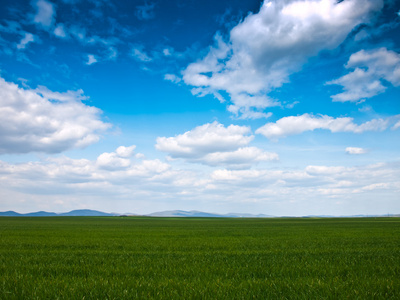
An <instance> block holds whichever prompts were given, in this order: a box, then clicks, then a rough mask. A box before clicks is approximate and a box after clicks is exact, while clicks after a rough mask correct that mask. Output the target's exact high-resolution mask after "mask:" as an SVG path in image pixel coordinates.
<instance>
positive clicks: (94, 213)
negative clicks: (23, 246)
mask: <svg viewBox="0 0 400 300" xmlns="http://www.w3.org/2000/svg"><path fill="white" fill-rule="evenodd" d="M0 216H1V217H57V216H74V217H111V216H118V214H108V213H105V212H101V211H98V210H91V209H79V210H73V211H70V212H67V213H60V214H57V213H54V212H46V211H38V212H32V213H27V214H20V213H17V212H15V211H5V212H0Z"/></svg>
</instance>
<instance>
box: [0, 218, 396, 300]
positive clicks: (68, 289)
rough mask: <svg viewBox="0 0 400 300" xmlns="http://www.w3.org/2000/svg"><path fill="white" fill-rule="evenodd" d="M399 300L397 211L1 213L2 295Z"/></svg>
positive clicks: (78, 297) (58, 297)
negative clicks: (274, 215) (252, 215)
mask: <svg viewBox="0 0 400 300" xmlns="http://www.w3.org/2000/svg"><path fill="white" fill-rule="evenodd" d="M135 298H136V299H151V298H155V299H345V298H346V299H400V218H376V219H373V218H362V219H209V218H204V219H202V218H180V219H179V218H141V217H125V218H124V217H47V218H38V217H37V218H27V217H23V218H11V217H3V218H0V299H135Z"/></svg>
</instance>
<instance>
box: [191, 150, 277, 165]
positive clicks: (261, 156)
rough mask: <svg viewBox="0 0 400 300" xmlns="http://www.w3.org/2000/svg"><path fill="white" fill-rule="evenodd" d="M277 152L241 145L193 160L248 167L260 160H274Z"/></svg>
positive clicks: (209, 163) (211, 163)
mask: <svg viewBox="0 0 400 300" xmlns="http://www.w3.org/2000/svg"><path fill="white" fill-rule="evenodd" d="M278 159H279V156H278V154H276V153H272V152H265V151H263V150H261V149H259V148H256V147H243V148H239V149H238V150H235V151H232V152H213V153H208V154H206V155H205V156H203V157H201V158H199V159H197V160H194V161H198V162H201V163H204V164H207V165H209V166H225V167H228V168H235V169H246V168H250V167H251V166H252V165H253V164H256V163H258V162H261V161H276V160H278Z"/></svg>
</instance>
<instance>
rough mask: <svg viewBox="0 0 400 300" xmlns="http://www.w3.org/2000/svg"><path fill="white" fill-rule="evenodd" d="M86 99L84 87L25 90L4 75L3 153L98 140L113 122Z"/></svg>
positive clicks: (0, 107) (54, 149) (0, 109)
mask: <svg viewBox="0 0 400 300" xmlns="http://www.w3.org/2000/svg"><path fill="white" fill-rule="evenodd" d="M83 99H86V97H85V96H84V95H83V91H82V90H79V91H67V92H66V93H59V92H52V91H50V90H49V89H47V88H45V87H42V86H39V87H38V88H37V89H35V90H33V89H22V88H19V87H18V86H17V85H16V84H14V83H10V82H7V81H5V80H4V79H3V78H0V119H1V120H2V122H1V123H0V139H1V141H2V142H1V146H0V153H28V152H46V153H58V152H62V151H65V150H67V149H71V148H76V147H78V148H81V147H85V146H87V145H89V144H92V143H95V142H97V141H98V140H99V138H100V136H99V134H100V133H101V132H104V131H105V130H107V129H108V128H110V126H111V124H108V123H104V122H103V121H101V119H100V115H101V111H100V110H99V109H98V108H96V107H91V106H87V105H85V104H83V103H82V101H81V100H83Z"/></svg>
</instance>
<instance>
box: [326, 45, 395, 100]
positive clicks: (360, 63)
mask: <svg viewBox="0 0 400 300" xmlns="http://www.w3.org/2000/svg"><path fill="white" fill-rule="evenodd" d="M345 67H346V69H354V71H352V72H350V73H348V74H346V75H344V76H343V77H340V78H338V79H335V80H332V81H329V82H327V84H336V85H341V86H343V89H344V92H342V93H339V94H336V95H333V96H332V100H333V101H339V102H346V101H350V102H356V101H359V100H362V99H366V98H371V97H373V96H376V95H378V94H380V93H383V92H384V91H385V90H386V87H385V86H384V85H383V81H382V80H385V81H386V82H389V83H391V84H392V85H393V86H400V54H398V53H396V52H394V51H390V50H387V49H386V48H379V49H373V50H368V51H366V50H361V51H359V52H357V53H354V54H352V55H351V56H350V59H349V61H348V62H347V64H346V66H345Z"/></svg>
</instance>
